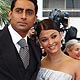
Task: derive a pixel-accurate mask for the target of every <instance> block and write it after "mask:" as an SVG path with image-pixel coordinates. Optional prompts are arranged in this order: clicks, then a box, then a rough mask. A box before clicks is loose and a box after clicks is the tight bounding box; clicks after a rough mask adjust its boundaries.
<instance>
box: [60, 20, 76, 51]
mask: <svg viewBox="0 0 80 80" xmlns="http://www.w3.org/2000/svg"><path fill="white" fill-rule="evenodd" d="M62 25H63V27H62V28H61V31H62V33H63V41H62V44H63V46H62V50H63V49H64V48H65V43H66V42H67V41H68V40H70V39H76V37H77V29H76V28H75V27H73V26H70V27H69V26H68V18H64V20H63V21H62Z"/></svg>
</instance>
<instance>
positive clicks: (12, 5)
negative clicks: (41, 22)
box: [11, 0, 38, 14]
mask: <svg viewBox="0 0 80 80" xmlns="http://www.w3.org/2000/svg"><path fill="white" fill-rule="evenodd" d="M16 1H17V0H13V1H12V3H11V11H12V10H13V8H14V7H15V3H16ZM29 1H31V2H32V3H33V4H34V6H35V14H37V11H38V5H37V0H29Z"/></svg>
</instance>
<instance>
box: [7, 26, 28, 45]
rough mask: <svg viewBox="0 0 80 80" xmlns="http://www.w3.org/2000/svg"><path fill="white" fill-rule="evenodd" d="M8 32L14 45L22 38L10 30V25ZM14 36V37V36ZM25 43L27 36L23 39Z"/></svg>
mask: <svg viewBox="0 0 80 80" xmlns="http://www.w3.org/2000/svg"><path fill="white" fill-rule="evenodd" d="M8 29H9V32H10V34H11V37H12V40H13V43H14V44H16V43H17V42H18V41H19V40H20V39H22V37H21V36H20V35H19V34H18V33H17V32H16V31H15V30H14V29H13V28H12V26H11V25H9V26H8ZM15 35H16V36H15ZM24 39H25V40H26V42H27V36H26V37H25V38H24Z"/></svg>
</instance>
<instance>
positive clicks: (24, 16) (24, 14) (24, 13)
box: [22, 11, 27, 19]
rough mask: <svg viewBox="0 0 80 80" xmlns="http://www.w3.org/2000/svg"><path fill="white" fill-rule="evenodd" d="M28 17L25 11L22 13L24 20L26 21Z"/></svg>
mask: <svg viewBox="0 0 80 80" xmlns="http://www.w3.org/2000/svg"><path fill="white" fill-rule="evenodd" d="M26 17H27V16H26V12H25V11H24V12H23V13H22V18H23V19H26Z"/></svg>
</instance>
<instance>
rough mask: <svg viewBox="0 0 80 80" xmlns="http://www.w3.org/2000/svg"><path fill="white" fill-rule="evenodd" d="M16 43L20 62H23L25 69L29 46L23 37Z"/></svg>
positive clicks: (27, 62) (27, 61)
mask: <svg viewBox="0 0 80 80" xmlns="http://www.w3.org/2000/svg"><path fill="white" fill-rule="evenodd" d="M18 44H19V45H20V47H21V48H20V51H19V55H20V57H21V59H22V62H23V64H24V67H25V69H26V68H27V66H28V65H29V47H28V44H27V43H26V40H25V39H21V40H20V41H19V42H18Z"/></svg>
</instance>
